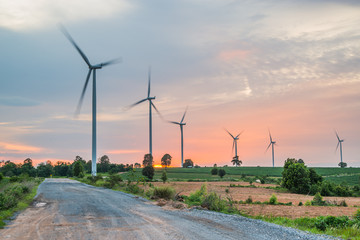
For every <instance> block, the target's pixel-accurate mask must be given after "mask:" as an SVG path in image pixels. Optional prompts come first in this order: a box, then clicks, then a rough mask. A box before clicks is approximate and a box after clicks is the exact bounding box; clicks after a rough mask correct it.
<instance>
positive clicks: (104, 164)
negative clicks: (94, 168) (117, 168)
mask: <svg viewBox="0 0 360 240" xmlns="http://www.w3.org/2000/svg"><path fill="white" fill-rule="evenodd" d="M109 169H110V159H109V157H108V156H107V155H104V156H102V157H101V158H100V159H99V167H98V172H103V173H105V172H108V171H109Z"/></svg>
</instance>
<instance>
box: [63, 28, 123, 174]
mask: <svg viewBox="0 0 360 240" xmlns="http://www.w3.org/2000/svg"><path fill="white" fill-rule="evenodd" d="M60 30H61V31H62V32H63V34H64V35H65V37H66V38H67V39H68V40H69V41H70V42H71V44H72V45H73V46H74V47H75V48H76V50H77V51H78V52H79V54H80V55H81V57H82V58H83V60H84V61H85V63H86V64H87V65H88V67H89V72H88V74H87V77H86V80H85V85H84V88H83V90H82V92H81V96H80V100H79V103H78V106H77V108H76V112H75V115H76V116H77V115H78V114H79V113H80V109H81V105H82V102H83V100H84V95H85V91H86V88H87V85H88V83H89V79H90V75H91V73H92V75H93V85H92V155H91V163H92V165H91V175H92V176H96V70H97V69H101V68H102V67H105V66H108V65H111V64H114V63H117V62H119V59H114V60H110V61H107V62H102V63H99V64H96V65H92V64H91V63H90V61H89V59H88V58H87V57H86V55H85V54H84V52H83V51H81V49H80V48H79V46H78V45H77V44H76V43H75V41H74V39H73V38H72V37H71V35H70V34H69V33H68V32H67V30H66V29H65V27H63V26H60Z"/></svg>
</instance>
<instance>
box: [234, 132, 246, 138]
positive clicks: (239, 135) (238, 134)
mask: <svg viewBox="0 0 360 240" xmlns="http://www.w3.org/2000/svg"><path fill="white" fill-rule="evenodd" d="M243 132H244V130H243V131H241V133H239V134H238V135H236V137H235V138H237V137H238V136H240V135H241V134H242V133H243Z"/></svg>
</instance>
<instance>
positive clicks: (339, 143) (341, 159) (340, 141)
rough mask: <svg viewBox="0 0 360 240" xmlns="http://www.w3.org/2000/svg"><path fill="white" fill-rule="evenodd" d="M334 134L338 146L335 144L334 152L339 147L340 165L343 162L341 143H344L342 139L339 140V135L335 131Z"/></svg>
mask: <svg viewBox="0 0 360 240" xmlns="http://www.w3.org/2000/svg"><path fill="white" fill-rule="evenodd" d="M335 134H336V137H337V139H338V144H337V146H336V150H335V151H337V149H338V148H339V146H340V162H341V164H342V162H343V157H342V143H343V142H344V139H340V138H339V135H338V134H337V132H336V131H335Z"/></svg>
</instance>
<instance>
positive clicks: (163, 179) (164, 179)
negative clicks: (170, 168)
mask: <svg viewBox="0 0 360 240" xmlns="http://www.w3.org/2000/svg"><path fill="white" fill-rule="evenodd" d="M167 179H168V178H167V175H166V171H165V170H164V171H163V172H162V175H161V180H162V181H163V183H165V182H166V180H167Z"/></svg>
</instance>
